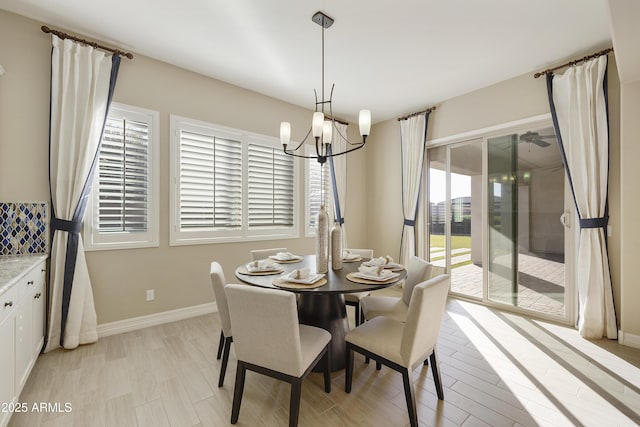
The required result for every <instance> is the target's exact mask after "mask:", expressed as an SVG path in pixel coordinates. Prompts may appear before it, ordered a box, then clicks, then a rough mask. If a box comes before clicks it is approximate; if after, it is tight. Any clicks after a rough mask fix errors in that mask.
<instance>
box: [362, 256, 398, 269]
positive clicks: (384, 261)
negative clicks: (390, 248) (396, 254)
mask: <svg viewBox="0 0 640 427" xmlns="http://www.w3.org/2000/svg"><path fill="white" fill-rule="evenodd" d="M363 264H364V265H366V266H368V267H373V266H379V265H382V266H384V265H394V262H393V258H391V257H390V256H389V255H387V256H381V257H379V258H371V259H370V260H369V261H367V262H365V263H363Z"/></svg>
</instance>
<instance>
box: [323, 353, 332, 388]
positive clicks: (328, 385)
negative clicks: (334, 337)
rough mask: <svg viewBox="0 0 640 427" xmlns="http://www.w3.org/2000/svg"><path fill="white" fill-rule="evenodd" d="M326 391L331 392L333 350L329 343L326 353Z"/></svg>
mask: <svg viewBox="0 0 640 427" xmlns="http://www.w3.org/2000/svg"><path fill="white" fill-rule="evenodd" d="M324 361H325V364H324V391H325V393H331V352H330V351H329V347H328V345H327V352H326V353H325V354H324Z"/></svg>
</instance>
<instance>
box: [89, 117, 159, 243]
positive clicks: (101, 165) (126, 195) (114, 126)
mask: <svg viewBox="0 0 640 427" xmlns="http://www.w3.org/2000/svg"><path fill="white" fill-rule="evenodd" d="M148 147H149V125H148V123H144V122H141V121H135V120H127V119H126V118H118V119H117V118H108V119H107V123H106V125H105V129H104V135H103V137H102V143H101V146H100V154H99V160H98V171H97V174H98V181H97V188H96V189H95V191H97V193H98V218H97V225H98V231H99V232H100V233H119V232H125V231H127V232H134V233H135V232H146V231H147V230H148V210H149V205H148V201H149V182H148V176H149V150H148Z"/></svg>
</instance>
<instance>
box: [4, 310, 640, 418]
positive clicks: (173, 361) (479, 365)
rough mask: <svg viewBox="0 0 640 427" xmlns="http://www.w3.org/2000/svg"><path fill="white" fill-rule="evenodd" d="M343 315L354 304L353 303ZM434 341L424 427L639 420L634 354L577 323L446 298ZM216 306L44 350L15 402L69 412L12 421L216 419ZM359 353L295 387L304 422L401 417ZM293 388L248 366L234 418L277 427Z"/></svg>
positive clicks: (224, 397) (385, 381)
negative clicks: (349, 382) (349, 375)
mask: <svg viewBox="0 0 640 427" xmlns="http://www.w3.org/2000/svg"><path fill="white" fill-rule="evenodd" d="M349 311H350V312H351V309H349ZM445 316H446V317H445V319H444V321H443V325H442V329H441V333H440V338H439V343H438V350H439V356H440V365H441V370H442V376H443V382H444V386H445V390H444V393H445V400H444V401H438V400H437V397H436V395H435V389H434V386H433V379H432V377H431V372H430V369H428V368H422V366H420V367H419V368H418V369H416V371H415V372H414V379H415V384H416V389H417V395H418V396H417V398H418V417H419V420H420V424H421V425H428V426H574V425H589V426H598V427H600V426H607V427H609V426H632V425H638V424H640V351H638V350H634V349H630V348H628V347H623V346H620V345H618V344H617V343H616V342H612V341H606V340H604V341H587V340H583V339H582V338H580V337H579V335H578V334H577V332H576V331H574V330H572V329H570V328H566V327H562V326H557V325H553V324H548V323H545V322H541V321H535V320H530V319H527V318H523V317H521V316H518V315H515V314H508V313H503V312H499V311H495V310H490V309H488V308H485V307H481V306H479V305H475V304H471V303H466V302H462V301H458V300H453V299H452V300H450V301H449V302H448V306H447V314H446V315H445ZM219 332H220V328H219V323H218V319H217V315H216V314H213V315H207V316H201V317H196V318H193V319H189V320H184V321H180V322H175V323H170V324H166V325H161V326H155V327H151V328H147V329H143V330H139V331H134V332H130V333H126V334H121V335H117V336H112V337H106V338H103V339H101V340H100V341H99V342H98V343H96V344H93V345H87V346H83V347H81V348H79V349H77V350H74V351H55V352H52V353H49V354H45V355H42V356H41V357H40V358H39V360H38V362H37V364H36V366H35V368H34V371H33V373H32V375H31V377H30V379H29V381H28V383H27V384H26V385H25V389H24V391H23V393H22V396H21V401H22V402H28V403H29V405H31V404H32V403H33V402H52V403H55V402H59V403H61V404H62V405H64V403H66V402H70V403H71V405H72V410H71V412H69V413H51V412H49V413H42V412H35V413H34V412H30V413H26V414H15V415H14V417H13V419H12V421H11V423H10V426H29V427H31V426H39V425H42V426H65V427H66V426H153V427H161V426H196V425H197V426H224V425H228V424H229V419H230V414H231V400H232V395H233V380H234V377H235V365H236V360H235V356H234V354H233V347H232V352H231V360H230V362H229V370H228V372H227V378H226V381H225V385H224V387H223V388H218V387H217V378H218V369H219V366H220V363H219V361H217V360H216V359H215V354H216V349H217V344H218V337H219ZM374 366H375V365H374V364H371V365H365V364H364V360H363V359H362V358H361V357H359V356H358V355H356V364H355V373H354V384H353V390H352V392H351V394H346V393H345V392H344V373H343V372H335V373H334V374H333V390H332V392H331V393H330V394H325V393H324V391H323V388H322V376H321V374H311V375H310V377H309V379H308V380H307V381H306V382H305V384H304V386H303V394H302V406H301V413H300V425H301V426H406V425H408V418H407V410H406V406H405V401H404V394H403V388H402V380H401V377H400V375H399V374H397V373H395V372H393V371H392V370H390V369H387V368H384V367H383V369H382V371H376V370H375V367H374ZM288 399H289V385H287V384H284V383H281V382H278V381H276V380H272V379H270V378H266V377H262V376H260V375H258V374H255V373H251V372H249V373H248V374H247V380H246V386H245V393H244V399H243V402H242V408H241V412H240V420H239V422H238V424H237V425H238V426H284V425H287V420H288V402H289V400H288Z"/></svg>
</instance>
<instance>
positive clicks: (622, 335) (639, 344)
mask: <svg viewBox="0 0 640 427" xmlns="http://www.w3.org/2000/svg"><path fill="white" fill-rule="evenodd" d="M618 342H619V343H620V344H622V345H626V346H628V347H634V348H640V335H634V334H629V333H626V332H622V331H618Z"/></svg>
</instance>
